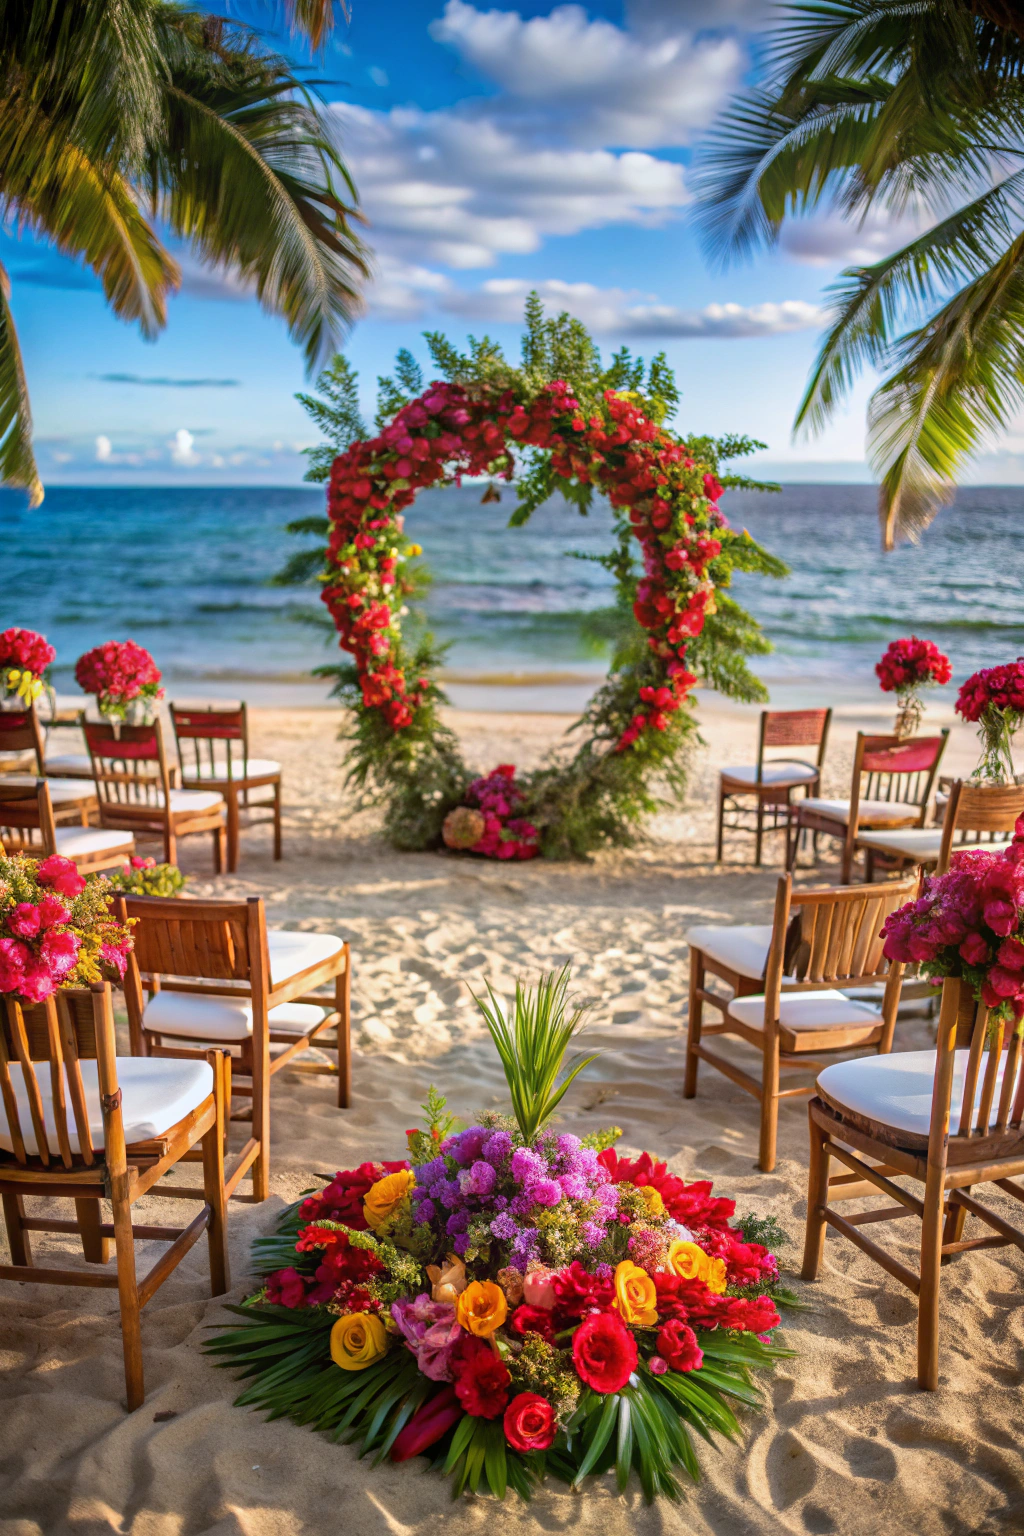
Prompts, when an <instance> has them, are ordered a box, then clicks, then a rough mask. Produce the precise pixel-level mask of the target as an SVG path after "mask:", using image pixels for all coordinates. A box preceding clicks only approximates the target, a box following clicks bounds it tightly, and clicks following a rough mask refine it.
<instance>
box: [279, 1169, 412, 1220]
mask: <svg viewBox="0 0 1024 1536" xmlns="http://www.w3.org/2000/svg"><path fill="white" fill-rule="evenodd" d="M408 1166H409V1164H408V1163H407V1162H401V1163H360V1164H359V1167H358V1168H350V1169H348V1170H347V1171H345V1172H339V1173H336V1174H335V1175H334V1178H333V1179H332V1180H331V1182H330V1183H329V1184H328V1185H327V1186H326V1187H325V1188H324V1189H322V1190H321V1191H320V1193H319V1194H317V1195H308V1196H307V1197H306V1199H305V1200H303V1202H302V1204H301V1205H300V1206H299V1218H300V1220H301V1221H309V1222H313V1221H338V1222H341V1223H342V1225H344V1226H346V1227H351V1228H352V1230H353V1231H355V1232H365V1231H366V1218H365V1217H364V1215H363V1201H364V1200H365V1199H366V1192H367V1190H368V1189H369V1188H370V1185H371V1184H376V1182H377V1180H378V1179H381V1178H383V1177H384V1175H385V1174H386V1173H400V1172H401V1170H402V1169H403V1168H408Z"/></svg>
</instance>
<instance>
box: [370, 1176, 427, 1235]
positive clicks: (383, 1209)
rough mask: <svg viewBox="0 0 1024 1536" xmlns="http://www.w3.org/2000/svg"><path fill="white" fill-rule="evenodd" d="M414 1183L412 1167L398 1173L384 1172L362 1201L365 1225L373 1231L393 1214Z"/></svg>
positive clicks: (414, 1177)
mask: <svg viewBox="0 0 1024 1536" xmlns="http://www.w3.org/2000/svg"><path fill="white" fill-rule="evenodd" d="M415 1183H416V1175H415V1174H414V1173H413V1171H412V1169H411V1168H402V1169H400V1170H399V1172H398V1173H388V1174H385V1175H384V1177H383V1178H382V1179H378V1180H377V1182H376V1184H371V1185H370V1187H369V1189H368V1190H367V1191H366V1199H365V1200H364V1201H363V1215H364V1216H365V1217H366V1225H367V1226H368V1227H371V1228H373V1230H374V1231H376V1229H377V1228H378V1227H380V1226H383V1224H384V1222H386V1221H387V1219H388V1217H389V1216H393V1215H394V1213H395V1211H396V1210H397V1209H398V1207H399V1206H400V1205H401V1203H402V1201H403V1200H404V1199H405V1197H406V1196H407V1195H408V1193H409V1191H410V1190H411V1189H412V1187H413V1185H414V1184H415Z"/></svg>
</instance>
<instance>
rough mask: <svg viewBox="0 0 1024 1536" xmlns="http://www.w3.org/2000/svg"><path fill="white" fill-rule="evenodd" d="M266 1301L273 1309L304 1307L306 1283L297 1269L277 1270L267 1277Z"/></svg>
mask: <svg viewBox="0 0 1024 1536" xmlns="http://www.w3.org/2000/svg"><path fill="white" fill-rule="evenodd" d="M267 1301H268V1302H269V1303H270V1305H271V1306H275V1307H292V1308H294V1307H304V1306H305V1305H306V1282H305V1279H304V1278H303V1276H302V1275H300V1274H299V1272H298V1270H297V1269H278V1270H275V1272H274V1273H273V1274H272V1275H268V1276H267Z"/></svg>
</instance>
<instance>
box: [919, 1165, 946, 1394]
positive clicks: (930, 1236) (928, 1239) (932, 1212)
mask: <svg viewBox="0 0 1024 1536" xmlns="http://www.w3.org/2000/svg"><path fill="white" fill-rule="evenodd" d="M944 1183H945V1169H943V1168H936V1167H934V1166H932V1167H929V1169H928V1177H927V1179H926V1181H925V1190H924V1219H923V1221H922V1223H921V1289H920V1292H919V1293H918V1308H917V1384H918V1386H919V1387H920V1388H921V1389H922V1391H925V1392H934V1391H935V1389H936V1388H937V1386H938V1385H939V1285H940V1282H941V1277H942V1204H943V1185H944Z"/></svg>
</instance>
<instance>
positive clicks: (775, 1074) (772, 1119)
mask: <svg viewBox="0 0 1024 1536" xmlns="http://www.w3.org/2000/svg"><path fill="white" fill-rule="evenodd" d="M778 1132H779V1042H778V1040H774V1041H773V1042H772V1044H771V1045H767V1044H766V1045H765V1050H764V1066H763V1067H762V1069H761V1137H760V1147H759V1152H758V1159H757V1161H758V1166H759V1168H760V1169H761V1172H762V1173H771V1171H772V1169H773V1168H774V1167H775V1143H776V1139H777V1137H778Z"/></svg>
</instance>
